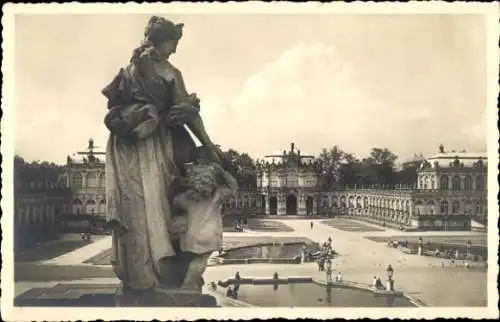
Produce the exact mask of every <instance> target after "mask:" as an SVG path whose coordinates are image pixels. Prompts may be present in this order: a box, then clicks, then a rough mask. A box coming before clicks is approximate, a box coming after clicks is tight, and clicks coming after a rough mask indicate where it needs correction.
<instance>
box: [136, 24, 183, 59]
mask: <svg viewBox="0 0 500 322" xmlns="http://www.w3.org/2000/svg"><path fill="white" fill-rule="evenodd" d="M183 27H184V24H183V23H178V24H175V23H173V22H172V21H170V20H168V19H165V18H162V17H158V16H152V17H151V18H149V21H148V23H147V25H146V28H145V29H144V41H143V43H142V44H141V46H139V47H138V48H136V49H135V50H134V53H133V54H132V59H131V61H132V62H134V61H136V59H137V58H138V57H139V56H140V55H141V54H142V53H143V52H144V51H145V50H146V49H148V48H151V49H154V47H156V46H158V45H160V44H161V43H163V42H165V41H169V40H179V39H181V37H182V29H183ZM153 51H154V50H153Z"/></svg>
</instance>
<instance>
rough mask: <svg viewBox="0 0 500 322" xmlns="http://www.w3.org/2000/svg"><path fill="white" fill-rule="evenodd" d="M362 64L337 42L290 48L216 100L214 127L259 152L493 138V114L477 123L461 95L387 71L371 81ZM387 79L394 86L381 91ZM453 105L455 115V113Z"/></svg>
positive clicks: (405, 146) (425, 148) (222, 140)
mask: <svg viewBox="0 0 500 322" xmlns="http://www.w3.org/2000/svg"><path fill="white" fill-rule="evenodd" d="M374 63H376V62H374ZM356 67H357V66H356V65H355V64H354V63H351V62H349V61H348V60H346V59H342V58H341V57H340V56H339V55H338V54H337V51H336V50H335V47H334V46H329V45H325V44H323V43H316V44H309V45H307V44H302V45H299V46H296V47H292V48H289V49H288V50H286V51H284V52H283V53H282V54H281V55H280V56H279V57H278V58H277V59H276V60H275V61H272V62H270V63H268V64H267V65H265V66H264V67H263V68H262V69H261V70H260V71H258V72H256V73H255V74H253V75H251V76H249V77H248V78H247V80H246V82H245V83H244V85H243V86H242V88H241V91H240V92H239V94H238V95H236V96H235V97H232V98H229V99H221V98H218V99H213V100H209V103H208V104H209V105H210V106H211V107H210V111H209V112H207V117H206V120H207V124H208V128H209V131H210V133H211V135H212V136H213V137H214V140H215V141H216V142H217V143H219V144H221V145H222V146H223V147H225V148H228V147H231V148H236V149H238V150H241V151H246V152H249V153H250V154H251V155H253V156H255V157H259V158H260V157H262V156H263V155H264V154H267V153H276V152H277V151H282V150H283V149H284V148H287V147H288V146H289V144H290V142H295V143H296V146H297V147H298V148H300V149H302V151H303V152H304V153H311V154H316V153H318V152H319V151H320V149H321V148H324V147H331V146H333V145H339V146H340V147H341V148H342V149H344V150H346V151H348V152H351V153H355V154H356V155H358V156H359V157H364V156H365V155H367V154H368V153H369V151H370V150H371V148H373V147H387V148H389V149H390V150H392V151H394V152H395V153H396V154H398V155H400V159H405V158H406V157H408V156H412V155H413V154H414V153H420V152H423V153H424V154H426V153H430V152H431V151H434V149H435V147H436V146H437V145H438V144H439V143H443V142H444V143H445V144H448V145H457V148H460V149H461V148H467V149H470V148H471V147H478V146H481V143H482V142H484V141H485V137H486V133H485V130H484V125H485V122H486V119H485V117H483V120H482V121H481V123H479V124H473V122H476V121H477V119H476V118H474V117H471V115H468V116H465V115H463V116H462V115H459V114H457V113H456V109H457V108H458V107H457V105H456V104H455V103H454V101H453V97H450V98H449V99H448V100H447V101H444V102H445V104H443V103H442V102H443V101H442V100H432V99H429V97H427V96H426V91H425V90H424V91H416V90H412V89H410V88H407V87H405V86H406V85H400V84H398V80H397V79H391V78H388V77H390V76H386V75H384V74H380V77H379V80H380V82H373V81H365V80H364V79H363V72H364V70H362V69H357V68H356ZM380 70H382V71H383V68H381V69H380ZM372 79H373V78H372ZM382 83H383V84H382ZM387 84H392V91H389V92H388V91H381V90H380V89H381V87H382V86H387ZM398 89H399V90H398ZM430 89H431V90H432V93H434V92H435V90H436V89H435V88H433V87H432V86H431V87H430ZM402 90H404V94H403V93H402V92H401V91H402ZM381 93H383V94H381ZM432 93H429V96H431V94H432ZM442 97H443V99H446V95H445V94H444V93H443V94H442ZM452 110H453V111H455V112H454V115H455V116H456V117H455V118H450V114H449V112H450V111H452ZM443 120H446V121H447V122H448V123H449V125H450V126H451V131H450V128H449V127H446V124H444V123H443ZM450 122H451V123H450ZM457 127H459V129H464V130H463V131H460V130H458V128H457ZM453 128H454V130H453ZM461 144H465V145H464V146H460V145H461ZM479 150H481V149H479Z"/></svg>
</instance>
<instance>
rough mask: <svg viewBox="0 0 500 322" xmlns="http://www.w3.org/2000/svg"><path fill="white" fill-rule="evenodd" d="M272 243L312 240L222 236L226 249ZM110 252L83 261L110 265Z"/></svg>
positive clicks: (306, 240) (309, 241) (106, 251)
mask: <svg viewBox="0 0 500 322" xmlns="http://www.w3.org/2000/svg"><path fill="white" fill-rule="evenodd" d="M272 243H277V244H279V243H312V241H311V240H310V239H308V238H304V237H224V242H223V248H224V250H226V251H227V250H231V249H238V248H243V247H249V246H254V245H259V244H272ZM111 254H112V250H111V249H106V250H105V251H103V252H101V253H99V254H97V255H95V256H93V257H91V258H89V259H87V260H85V261H84V263H87V264H94V265H110V264H111Z"/></svg>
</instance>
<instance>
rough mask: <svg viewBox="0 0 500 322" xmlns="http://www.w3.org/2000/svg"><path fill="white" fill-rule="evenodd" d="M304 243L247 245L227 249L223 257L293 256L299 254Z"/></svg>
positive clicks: (266, 257)
mask: <svg viewBox="0 0 500 322" xmlns="http://www.w3.org/2000/svg"><path fill="white" fill-rule="evenodd" d="M303 246H304V243H289V244H283V245H282V244H269V245H258V246H248V247H243V248H238V249H233V250H229V251H228V252H227V254H225V255H224V258H227V259H247V258H265V259H268V258H293V257H296V256H300V252H301V249H302V247H303Z"/></svg>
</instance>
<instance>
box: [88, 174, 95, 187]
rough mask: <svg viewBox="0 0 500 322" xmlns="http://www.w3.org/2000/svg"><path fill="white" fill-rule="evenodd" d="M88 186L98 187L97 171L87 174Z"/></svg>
mask: <svg viewBox="0 0 500 322" xmlns="http://www.w3.org/2000/svg"><path fill="white" fill-rule="evenodd" d="M87 186H88V187H97V186H98V182H97V173H96V172H89V173H88V174H87Z"/></svg>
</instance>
